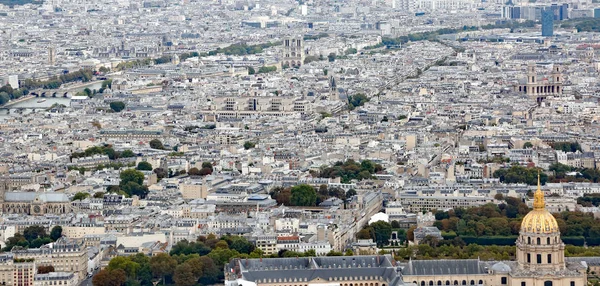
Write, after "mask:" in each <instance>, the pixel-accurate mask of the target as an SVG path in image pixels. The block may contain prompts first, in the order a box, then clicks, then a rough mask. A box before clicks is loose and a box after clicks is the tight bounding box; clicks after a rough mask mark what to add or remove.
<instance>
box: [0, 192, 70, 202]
mask: <svg viewBox="0 0 600 286" xmlns="http://www.w3.org/2000/svg"><path fill="white" fill-rule="evenodd" d="M38 195H39V198H40V201H42V202H48V203H53V202H68V201H69V198H68V197H67V195H65V194H63V193H35V192H9V193H5V194H4V201H5V202H31V201H33V200H35V197H36V196H38Z"/></svg>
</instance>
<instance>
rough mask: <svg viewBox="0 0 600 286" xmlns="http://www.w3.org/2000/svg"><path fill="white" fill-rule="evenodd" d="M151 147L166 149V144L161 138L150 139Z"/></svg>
mask: <svg viewBox="0 0 600 286" xmlns="http://www.w3.org/2000/svg"><path fill="white" fill-rule="evenodd" d="M150 148H152V149H160V150H163V149H165V146H163V144H162V142H161V141H160V140H158V139H152V140H151V141H150Z"/></svg>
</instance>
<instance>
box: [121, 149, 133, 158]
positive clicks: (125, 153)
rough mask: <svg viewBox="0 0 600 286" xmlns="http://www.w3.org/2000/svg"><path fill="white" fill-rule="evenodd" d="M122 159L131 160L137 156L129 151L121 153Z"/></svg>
mask: <svg viewBox="0 0 600 286" xmlns="http://www.w3.org/2000/svg"><path fill="white" fill-rule="evenodd" d="M120 157H121V158H131V157H135V154H134V153H133V151H131V150H129V149H127V150H125V151H123V152H121V156H120Z"/></svg>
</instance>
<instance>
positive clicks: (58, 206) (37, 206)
mask: <svg viewBox="0 0 600 286" xmlns="http://www.w3.org/2000/svg"><path fill="white" fill-rule="evenodd" d="M0 204H1V205H2V213H5V214H28V215H44V214H65V213H69V212H70V211H71V202H70V200H69V198H68V197H67V195H65V194H63V193H54V192H45V193H43V192H6V193H5V192H0Z"/></svg>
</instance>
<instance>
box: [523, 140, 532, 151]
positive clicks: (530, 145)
mask: <svg viewBox="0 0 600 286" xmlns="http://www.w3.org/2000/svg"><path fill="white" fill-rule="evenodd" d="M523 148H524V149H530V148H533V144H531V142H529V141H527V142H525V143H524V144H523Z"/></svg>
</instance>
